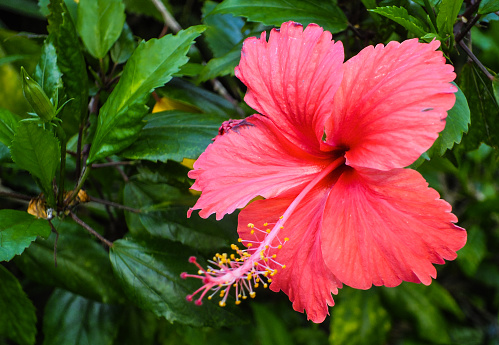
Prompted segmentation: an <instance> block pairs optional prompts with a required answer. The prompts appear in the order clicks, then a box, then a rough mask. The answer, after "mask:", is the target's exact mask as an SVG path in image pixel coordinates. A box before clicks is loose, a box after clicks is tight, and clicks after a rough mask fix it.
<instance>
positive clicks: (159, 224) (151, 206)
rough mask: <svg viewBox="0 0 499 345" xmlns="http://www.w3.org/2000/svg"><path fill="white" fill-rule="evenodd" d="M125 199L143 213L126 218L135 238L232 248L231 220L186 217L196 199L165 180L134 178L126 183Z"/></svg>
mask: <svg viewBox="0 0 499 345" xmlns="http://www.w3.org/2000/svg"><path fill="white" fill-rule="evenodd" d="M139 177H140V176H139ZM123 199H124V200H123V201H124V203H125V205H127V206H130V207H135V208H139V209H141V210H142V211H143V212H142V213H139V214H136V213H127V214H126V215H125V217H126V220H127V225H128V228H129V230H130V232H131V233H132V234H134V235H136V236H140V235H142V236H144V235H146V234H147V235H148V236H154V237H160V238H165V239H169V240H173V241H179V242H181V243H183V244H186V245H189V246H191V247H194V248H197V249H199V250H213V249H215V248H221V247H224V246H225V247H228V246H229V245H230V239H231V237H232V236H231V235H233V234H234V226H233V225H234V224H232V223H231V222H230V220H229V219H224V220H223V221H220V222H216V221H214V220H213V219H208V220H204V219H201V218H199V217H198V216H197V215H192V217H191V218H187V216H186V215H187V210H188V206H189V205H191V204H193V202H194V198H193V197H189V196H187V197H186V196H184V195H183V194H181V193H180V191H179V190H178V189H177V188H174V187H172V186H169V185H168V184H166V183H165V182H164V181H162V180H160V181H156V182H155V181H152V180H151V179H147V180H142V181H137V180H136V179H134V180H132V181H130V182H129V183H127V184H126V186H125V189H124V192H123ZM233 240H235V239H233Z"/></svg>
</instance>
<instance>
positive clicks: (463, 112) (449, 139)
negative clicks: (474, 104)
mask: <svg viewBox="0 0 499 345" xmlns="http://www.w3.org/2000/svg"><path fill="white" fill-rule="evenodd" d="M469 124H470V108H469V107H468V102H467V101H466V97H465V96H464V94H463V92H462V91H461V89H459V88H458V91H457V93H456V103H455V104H454V106H453V107H452V109H450V110H449V111H448V112H447V119H446V123H445V129H444V130H443V131H442V132H441V133H440V134H439V136H438V138H437V140H436V141H435V143H434V144H433V145H432V147H431V148H430V150H429V155H430V156H433V154H437V155H439V156H442V155H443V154H444V153H445V151H447V150H450V149H452V147H453V146H454V143H456V144H459V143H460V142H461V138H462V137H463V133H466V132H467V131H468V125H469Z"/></svg>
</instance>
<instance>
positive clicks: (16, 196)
mask: <svg viewBox="0 0 499 345" xmlns="http://www.w3.org/2000/svg"><path fill="white" fill-rule="evenodd" d="M0 197H5V198H12V199H19V200H26V201H31V199H32V198H31V197H30V196H27V195H24V194H20V193H16V192H0Z"/></svg>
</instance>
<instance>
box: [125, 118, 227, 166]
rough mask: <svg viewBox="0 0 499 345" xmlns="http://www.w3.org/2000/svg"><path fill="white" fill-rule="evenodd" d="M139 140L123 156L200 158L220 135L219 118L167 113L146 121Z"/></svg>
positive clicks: (178, 159) (161, 159)
mask: <svg viewBox="0 0 499 345" xmlns="http://www.w3.org/2000/svg"><path fill="white" fill-rule="evenodd" d="M144 120H145V121H147V123H146V125H145V126H144V128H143V129H142V131H141V132H140V135H139V138H138V139H137V140H136V141H135V142H134V143H133V144H132V145H131V146H130V147H128V148H127V149H126V150H125V151H124V152H123V153H122V155H123V156H124V157H126V158H130V159H147V160H151V161H158V160H159V161H161V162H166V161H167V160H168V159H171V160H174V161H177V162H181V161H182V160H183V159H184V158H197V157H198V156H199V155H200V154H201V153H202V152H203V151H204V150H205V149H206V147H207V146H208V145H209V144H210V143H211V142H212V141H211V139H213V138H214V137H215V136H216V135H217V134H218V128H220V125H221V124H222V121H221V119H220V117H219V116H218V115H209V114H196V113H189V112H184V111H164V112H160V113H154V114H150V115H148V116H147V117H145V118H144Z"/></svg>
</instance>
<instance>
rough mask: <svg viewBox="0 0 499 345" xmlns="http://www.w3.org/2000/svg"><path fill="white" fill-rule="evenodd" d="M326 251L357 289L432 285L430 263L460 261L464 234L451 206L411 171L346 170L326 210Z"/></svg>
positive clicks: (338, 273) (336, 271) (333, 266)
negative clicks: (419, 284) (457, 253)
mask: <svg viewBox="0 0 499 345" xmlns="http://www.w3.org/2000/svg"><path fill="white" fill-rule="evenodd" d="M325 210H326V211H325V214H324V222H323V228H322V232H321V236H322V251H323V253H324V258H325V261H326V265H327V266H328V267H329V269H330V270H331V271H332V272H333V273H334V274H335V275H336V276H337V277H338V279H339V280H341V281H342V282H343V283H345V284H347V285H350V286H352V287H354V288H358V289H367V288H369V287H371V284H374V285H386V286H396V285H398V284H400V283H401V282H402V281H403V280H404V281H410V282H415V283H419V282H422V283H423V284H426V285H428V284H430V283H431V278H435V277H436V274H437V272H436V270H435V267H434V266H433V265H432V263H438V264H443V263H444V259H445V260H453V259H455V258H456V251H457V250H459V249H460V248H462V247H463V246H464V244H465V243H466V231H464V229H461V228H460V227H458V226H456V225H454V224H453V223H454V222H456V221H457V218H456V216H454V215H453V214H452V213H450V212H451V206H450V205H449V204H448V203H447V202H446V201H444V200H441V199H439V195H438V193H437V192H436V191H435V190H434V189H431V188H428V184H427V183H426V181H425V180H424V178H423V177H422V176H421V175H420V174H419V173H418V172H416V171H414V170H410V169H394V170H392V171H387V172H381V171H376V170H372V169H362V168H361V169H355V170H353V169H348V170H346V171H345V172H344V173H343V174H342V175H341V176H340V178H339V179H338V181H337V182H336V184H335V186H334V187H333V189H332V191H331V193H330V195H329V199H328V201H327V205H326V208H325Z"/></svg>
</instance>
